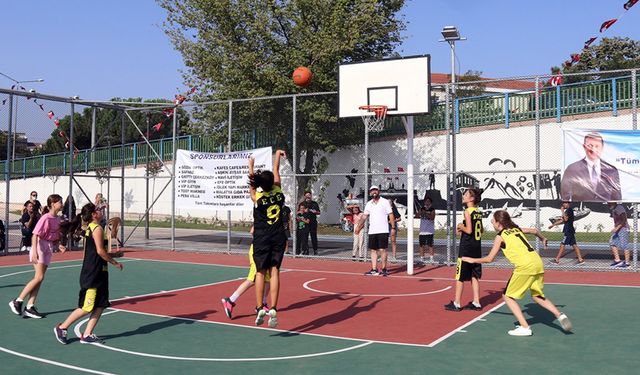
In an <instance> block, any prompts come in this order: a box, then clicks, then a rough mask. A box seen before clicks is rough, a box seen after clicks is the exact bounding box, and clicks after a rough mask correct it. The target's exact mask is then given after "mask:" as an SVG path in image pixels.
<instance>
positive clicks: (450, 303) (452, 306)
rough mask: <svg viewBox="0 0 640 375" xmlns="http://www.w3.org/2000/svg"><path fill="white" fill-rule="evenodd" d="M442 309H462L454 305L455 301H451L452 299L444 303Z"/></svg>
mask: <svg viewBox="0 0 640 375" xmlns="http://www.w3.org/2000/svg"><path fill="white" fill-rule="evenodd" d="M444 309H445V310H447V311H462V309H461V308H460V307H458V306H456V305H455V303H453V301H451V302H449V303H447V304H446V305H444Z"/></svg>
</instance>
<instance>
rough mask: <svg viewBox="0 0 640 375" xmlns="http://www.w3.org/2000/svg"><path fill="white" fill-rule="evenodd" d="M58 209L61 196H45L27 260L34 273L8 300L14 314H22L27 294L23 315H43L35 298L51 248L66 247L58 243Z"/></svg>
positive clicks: (48, 261) (45, 270)
mask: <svg viewBox="0 0 640 375" xmlns="http://www.w3.org/2000/svg"><path fill="white" fill-rule="evenodd" d="M60 210H62V197H61V196H59V195H58V194H52V195H50V196H49V197H48V198H47V207H45V210H44V211H46V213H45V214H43V215H42V217H41V218H40V220H38V223H37V224H36V226H35V228H34V229H33V237H32V247H31V251H29V262H31V263H33V268H34V270H35V274H34V276H33V279H31V281H29V282H28V283H27V285H25V286H24V289H22V292H20V295H19V296H18V298H16V299H14V300H12V301H11V302H9V307H10V308H11V311H13V313H14V314H16V315H22V314H23V312H22V303H23V301H24V299H25V298H26V297H27V296H29V300H28V302H27V308H26V309H25V310H24V315H26V316H28V317H30V318H34V319H40V318H42V317H44V315H42V314H40V313H39V312H38V310H36V306H35V304H36V298H38V292H39V291H40V286H41V285H42V282H43V281H44V275H45V273H46V272H47V268H48V267H49V264H50V263H51V257H52V254H53V249H54V248H55V247H56V246H58V247H59V249H60V252H65V251H66V248H65V247H64V246H63V245H62V244H59V240H60V221H61V219H60V217H58V213H59V212H60Z"/></svg>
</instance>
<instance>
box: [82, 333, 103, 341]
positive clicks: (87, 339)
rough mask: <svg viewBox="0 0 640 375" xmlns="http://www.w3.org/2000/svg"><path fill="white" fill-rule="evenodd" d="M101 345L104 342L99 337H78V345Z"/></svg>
mask: <svg viewBox="0 0 640 375" xmlns="http://www.w3.org/2000/svg"><path fill="white" fill-rule="evenodd" d="M102 343H104V341H103V340H102V339H101V338H100V337H98V336H96V335H94V334H93V333H92V334H90V335H89V336H82V337H80V344H102Z"/></svg>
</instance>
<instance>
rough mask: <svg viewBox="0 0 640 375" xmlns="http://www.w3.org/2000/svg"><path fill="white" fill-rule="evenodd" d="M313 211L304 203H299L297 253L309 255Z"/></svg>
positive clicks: (297, 213)
mask: <svg viewBox="0 0 640 375" xmlns="http://www.w3.org/2000/svg"><path fill="white" fill-rule="evenodd" d="M310 222H311V213H309V209H308V208H307V206H306V205H305V204H304V203H300V204H299V205H298V211H297V212H296V238H297V240H298V242H297V243H296V254H302V255H309V223H310Z"/></svg>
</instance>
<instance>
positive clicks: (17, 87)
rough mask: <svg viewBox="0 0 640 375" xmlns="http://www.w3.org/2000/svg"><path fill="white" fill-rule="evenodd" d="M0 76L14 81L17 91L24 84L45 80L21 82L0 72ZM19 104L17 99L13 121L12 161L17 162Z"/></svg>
mask: <svg viewBox="0 0 640 375" xmlns="http://www.w3.org/2000/svg"><path fill="white" fill-rule="evenodd" d="M0 75H2V76H3V77H5V78H8V79H10V80H11V81H13V82H14V83H15V86H16V89H20V87H21V86H20V85H21V84H23V83H37V82H44V79H42V78H38V79H28V80H24V81H19V80H17V79H14V78H11V77H9V76H8V75H6V74H4V73H2V72H0ZM18 102H19V100H18V99H17V98H16V114H15V115H14V120H13V145H12V151H11V159H12V160H15V159H16V140H17V134H18Z"/></svg>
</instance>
